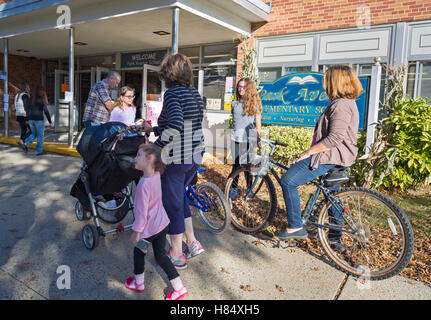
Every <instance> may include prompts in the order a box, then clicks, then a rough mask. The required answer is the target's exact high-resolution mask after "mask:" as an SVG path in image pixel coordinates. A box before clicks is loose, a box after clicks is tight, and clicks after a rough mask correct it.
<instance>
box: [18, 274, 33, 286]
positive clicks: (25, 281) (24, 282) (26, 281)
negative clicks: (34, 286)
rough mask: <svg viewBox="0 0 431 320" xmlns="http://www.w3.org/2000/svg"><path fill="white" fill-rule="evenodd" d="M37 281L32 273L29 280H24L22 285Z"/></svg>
mask: <svg viewBox="0 0 431 320" xmlns="http://www.w3.org/2000/svg"><path fill="white" fill-rule="evenodd" d="M36 279H37V277H36V276H35V275H34V274H33V273H32V274H31V277H30V278H28V279H25V280H24V281H23V282H22V283H23V284H24V285H27V284H28V283H30V282H32V281H34V280H36Z"/></svg>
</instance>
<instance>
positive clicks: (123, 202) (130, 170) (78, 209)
mask: <svg viewBox="0 0 431 320" xmlns="http://www.w3.org/2000/svg"><path fill="white" fill-rule="evenodd" d="M142 131H143V126H142V125H132V126H129V127H127V126H126V125H125V124H123V123H121V122H108V123H105V124H102V125H100V126H95V127H89V128H87V129H85V131H84V134H83V136H82V138H81V140H80V141H79V143H78V146H77V151H78V152H79V153H80V154H81V156H82V158H83V160H84V164H83V166H82V168H81V173H80V175H79V177H78V179H77V181H76V182H75V184H74V185H73V187H72V190H71V192H70V194H71V195H72V196H73V197H75V198H77V199H78V201H77V202H76V205H75V214H76V217H77V218H78V220H81V221H82V220H88V219H90V218H91V216H92V217H93V221H94V225H93V224H87V225H85V226H84V228H83V230H82V240H83V243H84V245H85V247H86V248H87V249H89V250H92V249H94V248H96V247H97V245H98V243H99V236H105V235H107V234H110V233H116V232H122V231H127V230H130V229H131V227H132V225H128V226H123V225H122V223H120V221H122V220H123V219H124V218H125V217H126V215H127V213H128V212H129V211H131V210H133V198H132V196H131V188H130V183H131V182H133V181H138V180H139V179H140V177H141V176H142V172H141V171H139V170H136V169H135V166H134V160H135V157H136V154H137V152H138V148H139V146H140V145H141V144H143V143H147V142H148V139H147V137H146V136H145V135H144V134H142ZM102 197H103V199H104V200H107V201H111V204H112V203H113V204H114V205H112V206H106V205H104V204H103V202H102V201H100V200H101V198H102ZM99 219H101V220H102V221H104V222H106V223H109V224H116V223H119V224H118V225H117V227H116V228H114V229H112V230H108V231H104V230H103V229H102V227H101V225H100V221H99Z"/></svg>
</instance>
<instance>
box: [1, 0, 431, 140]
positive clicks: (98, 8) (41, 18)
mask: <svg viewBox="0 0 431 320" xmlns="http://www.w3.org/2000/svg"><path fill="white" fill-rule="evenodd" d="M70 27H72V28H70ZM241 36H247V37H251V43H252V44H253V45H254V47H255V48H256V50H257V61H256V63H257V67H258V72H259V75H260V78H261V80H262V81H272V80H274V79H276V78H278V77H280V76H283V75H286V74H288V73H291V72H297V71H307V70H308V71H318V72H324V71H325V70H326V68H327V66H328V65H331V64H335V63H350V64H352V65H353V66H354V67H355V68H356V70H357V72H358V74H359V75H369V74H370V72H371V66H372V64H373V63H374V58H375V57H380V59H381V62H382V63H386V64H390V65H393V64H402V65H405V66H406V68H407V71H408V77H407V81H406V92H407V94H408V95H410V96H412V97H417V96H422V97H428V98H431V2H430V1H429V0H410V1H409V0H405V1H403V0H368V1H360V0H358V1H354V0H333V1H321V0H273V1H261V0H178V1H174V0H158V1H157V0H140V1H139V0H123V1H116V0H92V1H87V0H69V1H62V0H0V38H1V39H0V53H1V54H0V57H1V59H0V70H2V71H7V73H6V72H2V77H1V79H5V78H6V77H7V80H8V81H7V82H8V83H9V85H8V86H6V84H5V80H0V95H1V96H2V97H3V98H2V99H1V101H0V108H1V111H2V112H0V117H3V118H4V117H5V116H7V117H8V118H9V119H14V118H15V117H14V107H13V97H14V95H15V92H14V87H13V86H17V85H18V83H19V82H21V81H26V82H28V83H30V85H31V86H32V87H34V86H36V85H38V84H42V85H43V86H44V87H45V88H46V90H47V94H48V100H49V103H50V106H49V109H50V112H51V114H53V115H54V118H56V120H55V124H56V126H58V127H60V126H61V125H62V124H64V123H66V125H67V121H66V122H65V121H63V120H64V119H66V120H67V118H68V107H67V106H68V103H69V102H68V101H69V100H70V99H71V97H70V96H71V95H73V100H74V105H75V110H76V112H75V119H76V120H75V126H76V129H79V128H81V127H82V123H81V118H82V114H83V110H84V108H85V102H86V100H87V96H88V92H89V90H90V88H91V86H92V85H93V84H94V83H95V82H96V81H99V80H100V79H102V78H103V77H104V76H105V75H106V74H107V72H109V71H110V70H116V71H118V72H120V74H121V75H122V81H121V84H120V85H121V86H123V85H128V86H131V87H133V88H135V89H136V94H137V96H138V97H142V101H143V105H144V108H145V107H146V109H144V116H148V117H152V116H153V117H154V116H155V115H157V112H158V111H159V110H160V108H161V103H162V99H163V92H164V90H165V88H164V85H163V83H161V82H160V81H159V80H158V77H157V71H158V69H159V65H160V62H161V60H162V59H163V56H164V55H165V54H166V53H167V52H169V51H174V52H176V51H178V52H180V53H183V54H185V55H187V56H188V57H189V58H190V60H191V62H192V64H193V70H194V75H195V77H194V79H195V81H194V85H195V86H196V88H197V89H198V90H199V91H200V93H201V94H202V96H203V97H204V101H205V103H206V111H205V118H204V126H205V127H206V128H208V129H211V132H212V135H211V136H208V137H206V142H207V144H208V145H209V146H214V145H216V143H218V144H220V143H221V144H223V143H227V142H226V141H225V142H223V141H220V140H227V137H226V136H221V135H220V134H219V133H216V132H220V130H222V129H224V128H226V127H227V125H228V119H229V115H230V104H229V97H230V94H231V93H232V89H233V86H234V84H235V82H236V80H238V75H239V74H240V68H241V65H240V62H241V59H242V56H241V53H242V50H241V49H239V40H238V39H239V38H240V37H241ZM71 44H72V45H71ZM4 53H7V55H6V59H5V58H4ZM70 61H72V65H73V66H72V65H71V64H70ZM5 63H6V67H5V66H4V65H5ZM71 75H72V80H71V79H70V77H71ZM384 79H385V75H384V74H383V75H382V82H384ZM3 84H4V85H3ZM383 87H384V86H383ZM5 90H7V92H5ZM5 93H6V95H5ZM68 93H69V94H68ZM115 94H116V92H115V90H114V91H113V95H114V96H115ZM4 97H5V98H4ZM138 97H137V99H138ZM4 100H8V101H7V102H6V103H5V102H4ZM137 103H139V102H138V101H137ZM4 110H6V111H4ZM3 111H4V112H3ZM11 125H12V124H11Z"/></svg>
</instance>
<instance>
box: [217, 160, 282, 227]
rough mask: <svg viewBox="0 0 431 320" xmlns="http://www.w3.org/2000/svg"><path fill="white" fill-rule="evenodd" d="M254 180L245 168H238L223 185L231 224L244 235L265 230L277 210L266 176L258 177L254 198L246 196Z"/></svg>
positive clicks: (269, 179) (271, 185) (271, 184)
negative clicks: (234, 194) (235, 183)
mask: <svg viewBox="0 0 431 320" xmlns="http://www.w3.org/2000/svg"><path fill="white" fill-rule="evenodd" d="M247 177H248V179H247ZM255 178H256V177H255V176H252V175H251V174H250V173H249V170H248V169H247V168H239V169H237V170H235V171H234V172H233V173H232V174H231V175H230V176H229V178H228V179H227V181H226V185H225V196H226V198H227V199H228V202H229V205H230V208H231V213H232V224H233V225H234V226H235V227H236V228H237V229H239V230H240V231H242V232H244V233H257V232H259V231H260V230H262V229H264V228H266V227H267V225H268V223H269V222H270V221H271V220H272V218H273V217H274V214H275V211H276V209H277V196H276V193H275V187H274V184H273V183H272V180H271V178H270V177H269V176H268V175H265V176H259V178H258V181H257V182H256V184H255V186H254V188H253V190H252V191H253V193H255V194H254V196H252V195H250V194H248V195H247V188H248V186H250V185H251V184H252V182H253V181H254V179H255ZM235 180H236V181H237V187H236V188H237V189H236V191H237V192H236V196H233V195H232V194H231V192H232V189H233V187H234V182H235ZM247 180H248V182H247Z"/></svg>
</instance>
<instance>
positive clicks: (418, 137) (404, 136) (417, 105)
mask: <svg viewBox="0 0 431 320" xmlns="http://www.w3.org/2000/svg"><path fill="white" fill-rule="evenodd" d="M388 122H389V123H391V124H392V125H393V126H394V135H393V141H391V142H390V145H391V147H390V148H388V151H387V153H386V156H387V157H391V156H394V164H393V169H392V172H391V173H392V174H391V175H388V176H386V177H385V178H384V179H383V185H384V186H385V187H387V188H394V187H399V188H401V189H402V190H405V189H407V188H409V187H415V186H417V185H419V184H422V183H425V184H431V105H430V103H429V101H428V100H427V99H422V98H416V99H411V98H407V97H406V98H404V99H399V100H398V101H397V107H396V108H395V111H394V112H393V113H392V114H390V115H389V117H388Z"/></svg>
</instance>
